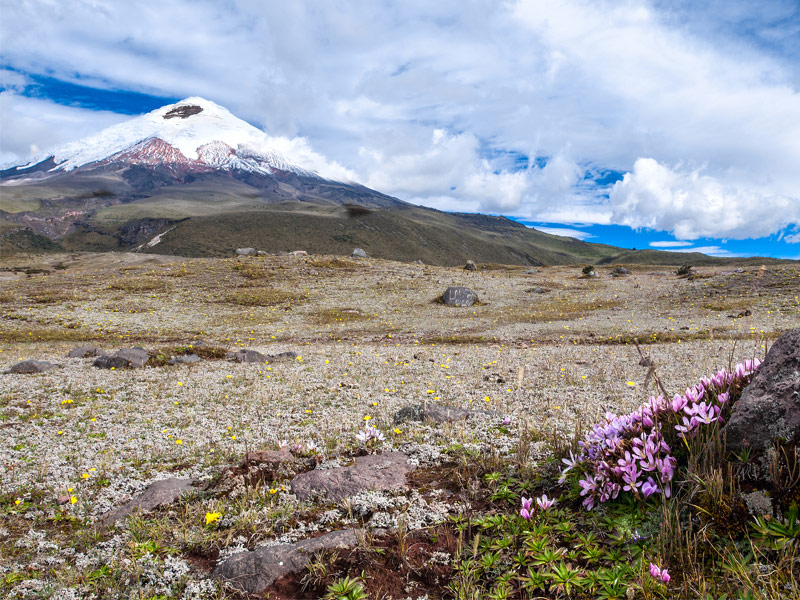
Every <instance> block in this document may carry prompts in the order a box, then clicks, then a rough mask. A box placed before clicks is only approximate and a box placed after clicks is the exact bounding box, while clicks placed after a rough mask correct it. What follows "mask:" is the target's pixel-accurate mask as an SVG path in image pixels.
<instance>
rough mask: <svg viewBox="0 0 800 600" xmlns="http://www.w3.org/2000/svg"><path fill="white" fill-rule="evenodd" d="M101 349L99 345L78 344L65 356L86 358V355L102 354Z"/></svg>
mask: <svg viewBox="0 0 800 600" xmlns="http://www.w3.org/2000/svg"><path fill="white" fill-rule="evenodd" d="M102 354H103V351H102V350H101V349H100V347H99V346H92V345H89V346H79V347H77V348H73V349H72V350H70V351H69V352H68V353H67V358H86V357H87V356H102Z"/></svg>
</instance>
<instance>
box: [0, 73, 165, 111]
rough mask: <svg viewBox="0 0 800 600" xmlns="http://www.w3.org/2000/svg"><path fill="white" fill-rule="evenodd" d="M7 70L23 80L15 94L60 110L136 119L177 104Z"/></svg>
mask: <svg viewBox="0 0 800 600" xmlns="http://www.w3.org/2000/svg"><path fill="white" fill-rule="evenodd" d="M9 70H10V71H13V72H14V73H17V74H19V75H22V76H23V77H25V79H26V80H27V83H26V85H25V86H24V87H23V88H22V89H21V90H15V91H17V93H18V94H20V95H22V96H27V97H28V98H39V99H43V100H50V101H51V102H55V103H56V104H62V105H64V106H75V107H78V108H88V109H90V110H107V111H111V112H115V113H119V114H123V115H140V114H142V113H146V112H150V111H151V110H155V109H157V108H160V107H162V106H164V105H165V104H174V103H175V102H178V101H179V100H181V98H176V97H168V96H156V95H153V94H145V93H142V92H134V91H130V90H115V89H101V88H97V87H93V86H90V85H82V84H80V83H72V82H68V81H63V80H61V79H57V78H55V77H50V76H48V75H35V74H32V73H25V72H22V71H19V70H16V69H9ZM77 79H78V80H80V79H81V76H80V75H78V76H77ZM87 83H88V82H87ZM5 89H6V88H5V87H0V91H3V90H5Z"/></svg>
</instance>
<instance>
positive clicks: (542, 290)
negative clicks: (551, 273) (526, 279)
mask: <svg viewBox="0 0 800 600" xmlns="http://www.w3.org/2000/svg"><path fill="white" fill-rule="evenodd" d="M549 291H550V290H548V289H547V288H544V287H542V286H540V285H537V286H534V287H532V288H531V289H529V290H528V293H529V294H546V293H547V292H549Z"/></svg>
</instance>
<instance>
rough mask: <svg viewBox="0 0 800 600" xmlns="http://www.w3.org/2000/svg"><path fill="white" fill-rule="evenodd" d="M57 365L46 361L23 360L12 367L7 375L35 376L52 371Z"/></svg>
mask: <svg viewBox="0 0 800 600" xmlns="http://www.w3.org/2000/svg"><path fill="white" fill-rule="evenodd" d="M57 366H58V365H55V364H53V363H51V362H47V361H46V360H23V361H22V362H18V363H17V364H15V365H14V366H12V367H11V368H10V369H9V370H8V371H6V372H7V373H16V374H20V375H35V374H36V373H44V372H45V371H49V370H50V369H55V368H56V367H57Z"/></svg>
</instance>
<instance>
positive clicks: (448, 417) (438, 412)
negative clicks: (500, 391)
mask: <svg viewBox="0 0 800 600" xmlns="http://www.w3.org/2000/svg"><path fill="white" fill-rule="evenodd" d="M474 415H481V416H486V417H492V416H495V413H494V412H492V411H490V410H468V409H466V408H457V407H455V406H439V405H436V404H427V405H426V404H415V405H414V406H406V407H405V408H401V409H400V410H398V411H397V412H396V413H395V414H394V422H395V424H400V423H405V422H406V421H433V422H434V423H449V422H451V421H457V420H459V419H466V418H468V417H471V416H474Z"/></svg>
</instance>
